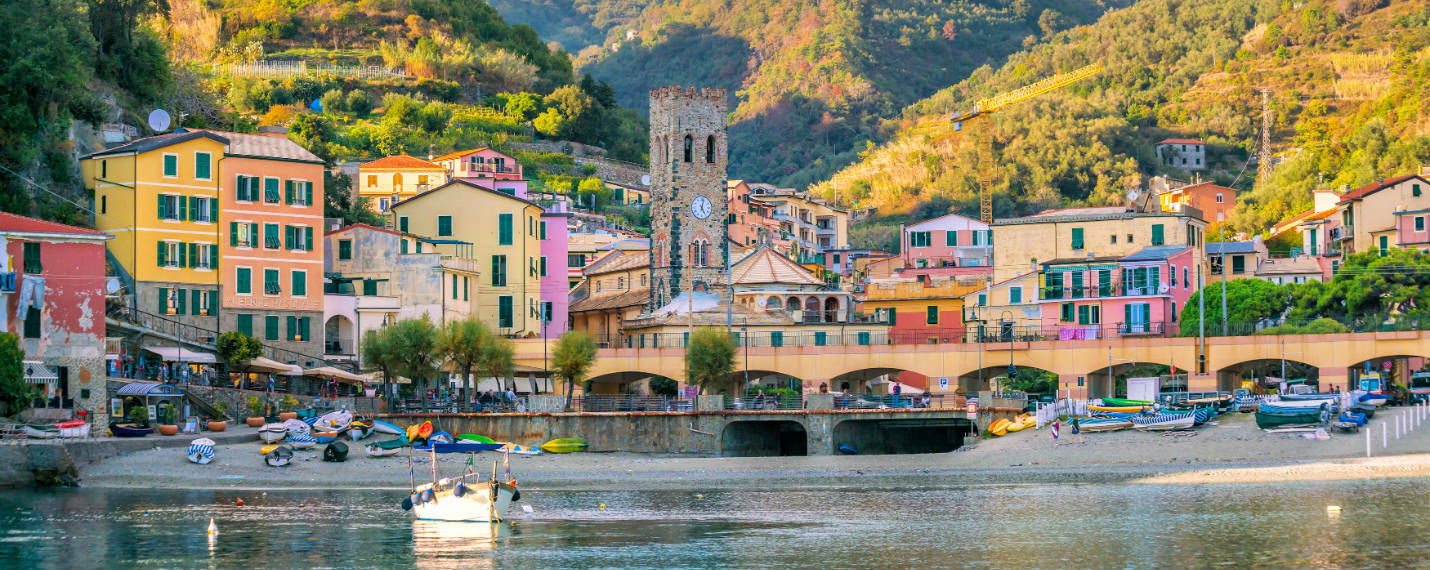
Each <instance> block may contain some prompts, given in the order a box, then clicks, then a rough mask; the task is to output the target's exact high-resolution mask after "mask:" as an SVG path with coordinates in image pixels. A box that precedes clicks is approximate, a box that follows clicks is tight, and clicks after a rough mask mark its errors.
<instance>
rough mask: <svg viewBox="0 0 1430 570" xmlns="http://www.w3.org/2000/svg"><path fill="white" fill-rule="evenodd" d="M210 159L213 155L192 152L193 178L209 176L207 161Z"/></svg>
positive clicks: (202, 178) (203, 178) (201, 178)
mask: <svg viewBox="0 0 1430 570" xmlns="http://www.w3.org/2000/svg"><path fill="white" fill-rule="evenodd" d="M211 160H213V157H212V156H211V155H210V154H209V153H206V152H204V153H195V154H194V178H198V179H200V180H207V179H208V178H209V170H210V169H209V161H211Z"/></svg>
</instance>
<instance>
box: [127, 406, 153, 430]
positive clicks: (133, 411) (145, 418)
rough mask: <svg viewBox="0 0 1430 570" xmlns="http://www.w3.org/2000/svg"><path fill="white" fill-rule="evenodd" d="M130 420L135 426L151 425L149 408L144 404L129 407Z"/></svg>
mask: <svg viewBox="0 0 1430 570" xmlns="http://www.w3.org/2000/svg"><path fill="white" fill-rule="evenodd" d="M129 422H130V423H132V424H134V425H135V427H149V408H147V407H145V406H142V405H139V406H134V407H131V408H129Z"/></svg>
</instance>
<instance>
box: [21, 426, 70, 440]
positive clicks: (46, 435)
mask: <svg viewBox="0 0 1430 570" xmlns="http://www.w3.org/2000/svg"><path fill="white" fill-rule="evenodd" d="M20 429H21V431H24V432H25V436H26V437H31V438H35V439H52V438H56V437H59V436H60V430H59V428H57V427H55V426H46V425H22V426H21V427H20Z"/></svg>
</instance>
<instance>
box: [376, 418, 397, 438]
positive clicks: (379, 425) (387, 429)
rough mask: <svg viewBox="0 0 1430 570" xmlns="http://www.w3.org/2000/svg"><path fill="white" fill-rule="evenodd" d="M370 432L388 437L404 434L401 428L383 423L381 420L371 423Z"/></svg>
mask: <svg viewBox="0 0 1430 570" xmlns="http://www.w3.org/2000/svg"><path fill="white" fill-rule="evenodd" d="M372 431H375V432H377V433H385V434H388V435H402V434H403V433H404V432H403V430H402V428H400V427H397V426H395V425H392V424H390V423H387V422H384V421H382V420H373V421H372Z"/></svg>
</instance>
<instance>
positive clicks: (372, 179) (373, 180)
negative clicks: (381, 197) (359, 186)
mask: <svg viewBox="0 0 1430 570" xmlns="http://www.w3.org/2000/svg"><path fill="white" fill-rule="evenodd" d="M367 187H368V188H377V175H376V174H369V175H367Z"/></svg>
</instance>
